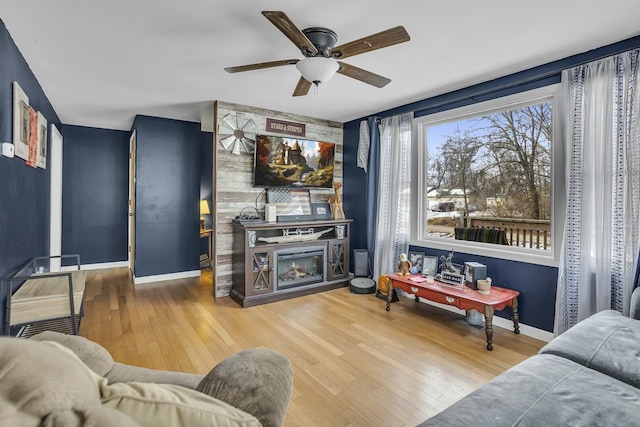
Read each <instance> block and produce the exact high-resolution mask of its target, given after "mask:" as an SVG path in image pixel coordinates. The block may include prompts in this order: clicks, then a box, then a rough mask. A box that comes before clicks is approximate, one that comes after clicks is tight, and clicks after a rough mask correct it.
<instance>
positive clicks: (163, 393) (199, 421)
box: [100, 381, 260, 427]
mask: <svg viewBox="0 0 640 427" xmlns="http://www.w3.org/2000/svg"><path fill="white" fill-rule="evenodd" d="M100 394H101V396H102V404H103V406H105V407H108V408H112V409H116V410H118V411H120V412H122V413H123V414H126V415H127V416H128V417H129V418H131V419H133V420H134V421H135V422H137V423H138V424H140V425H141V426H153V427H164V426H166V427H174V426H190V427H196V426H219V427H232V426H233V427H260V423H259V422H258V420H257V419H256V418H254V417H253V416H251V415H249V414H247V413H246V412H243V411H241V410H239V409H236V408H234V407H232V406H231V405H228V404H226V403H224V402H222V401H220V400H217V399H214V398H212V397H209V396H207V395H206V394H203V393H200V392H197V391H195V390H190V389H188V388H185V387H180V386H177V385H169V384H150V383H136V382H131V383H118V384H108V383H107V382H106V381H104V382H103V383H102V384H101V385H100Z"/></svg>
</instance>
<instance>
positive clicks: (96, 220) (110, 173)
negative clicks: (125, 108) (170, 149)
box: [62, 125, 130, 264]
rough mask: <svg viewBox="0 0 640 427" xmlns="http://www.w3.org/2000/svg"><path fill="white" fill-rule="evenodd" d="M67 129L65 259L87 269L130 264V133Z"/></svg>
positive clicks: (63, 206)
mask: <svg viewBox="0 0 640 427" xmlns="http://www.w3.org/2000/svg"><path fill="white" fill-rule="evenodd" d="M62 129H63V132H64V143H63V145H64V150H63V152H64V153H63V165H64V166H63V172H62V253H66V254H76V253H77V254H80V260H81V261H82V264H95V263H103V262H117V261H126V260H127V258H128V254H127V247H128V224H127V220H128V216H127V213H128V200H129V135H130V132H126V131H120V130H107V129H96V128H88V127H81V126H67V125H63V126H62Z"/></svg>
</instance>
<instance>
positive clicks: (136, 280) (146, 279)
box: [133, 270, 202, 285]
mask: <svg viewBox="0 0 640 427" xmlns="http://www.w3.org/2000/svg"><path fill="white" fill-rule="evenodd" d="M201 273H202V272H201V271H200V270H192V271H181V272H180V273H169V274H158V275H155V276H143V277H135V276H133V284H134V285H140V284H143V283H151V282H163V281H165V280H176V279H188V278H190V277H200V274H201Z"/></svg>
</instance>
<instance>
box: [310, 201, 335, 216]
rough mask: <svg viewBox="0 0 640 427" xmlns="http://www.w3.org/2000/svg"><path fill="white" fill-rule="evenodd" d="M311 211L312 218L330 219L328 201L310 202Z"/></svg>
mask: <svg viewBox="0 0 640 427" xmlns="http://www.w3.org/2000/svg"><path fill="white" fill-rule="evenodd" d="M311 213H312V214H313V218H314V219H332V218H333V215H332V214H331V206H330V205H329V203H311Z"/></svg>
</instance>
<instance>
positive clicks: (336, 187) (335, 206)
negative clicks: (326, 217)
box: [329, 182, 345, 219]
mask: <svg viewBox="0 0 640 427" xmlns="http://www.w3.org/2000/svg"><path fill="white" fill-rule="evenodd" d="M341 188H342V183H340V182H334V183H333V196H331V197H329V203H330V204H331V211H332V212H333V219H345V216H344V211H343V210H342V198H341V197H340V189H341Z"/></svg>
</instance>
